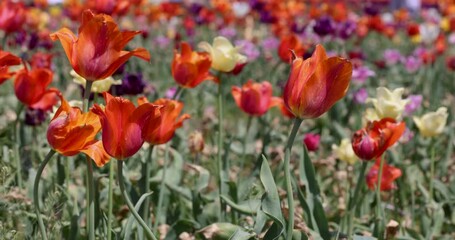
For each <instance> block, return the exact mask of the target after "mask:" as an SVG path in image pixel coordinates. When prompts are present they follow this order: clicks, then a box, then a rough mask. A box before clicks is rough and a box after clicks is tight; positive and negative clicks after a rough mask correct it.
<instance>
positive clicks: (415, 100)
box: [404, 95, 423, 116]
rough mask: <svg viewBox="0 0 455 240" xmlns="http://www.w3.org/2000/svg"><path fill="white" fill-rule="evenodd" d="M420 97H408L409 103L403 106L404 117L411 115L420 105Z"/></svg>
mask: <svg viewBox="0 0 455 240" xmlns="http://www.w3.org/2000/svg"><path fill="white" fill-rule="evenodd" d="M422 99H423V97H422V95H410V96H409V97H408V100H409V102H408V103H407V104H406V105H405V106H404V115H406V116H410V115H412V114H413V113H414V112H415V111H416V110H417V109H418V108H419V107H420V105H421V104H422Z"/></svg>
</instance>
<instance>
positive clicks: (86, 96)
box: [82, 81, 93, 113]
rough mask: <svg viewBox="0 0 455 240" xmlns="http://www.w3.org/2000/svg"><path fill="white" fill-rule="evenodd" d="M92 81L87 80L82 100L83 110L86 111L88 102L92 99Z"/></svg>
mask: <svg viewBox="0 0 455 240" xmlns="http://www.w3.org/2000/svg"><path fill="white" fill-rule="evenodd" d="M92 84H93V82H92V81H85V92H84V101H83V102H82V111H83V112H84V113H85V112H87V111H88V103H89V101H90V92H91V90H92Z"/></svg>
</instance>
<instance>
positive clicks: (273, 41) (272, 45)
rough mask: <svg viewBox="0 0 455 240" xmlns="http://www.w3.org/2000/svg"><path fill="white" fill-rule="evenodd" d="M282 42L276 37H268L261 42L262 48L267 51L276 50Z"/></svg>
mask: <svg viewBox="0 0 455 240" xmlns="http://www.w3.org/2000/svg"><path fill="white" fill-rule="evenodd" d="M279 44H280V41H279V40H278V39H277V38H275V37H268V38H266V39H264V40H262V42H261V47H262V48H264V49H265V50H269V51H270V50H275V49H276V48H278V45H279Z"/></svg>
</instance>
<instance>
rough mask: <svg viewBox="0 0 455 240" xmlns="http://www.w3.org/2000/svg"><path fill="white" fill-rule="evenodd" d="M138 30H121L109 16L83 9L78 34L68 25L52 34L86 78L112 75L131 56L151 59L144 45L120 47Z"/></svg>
mask: <svg viewBox="0 0 455 240" xmlns="http://www.w3.org/2000/svg"><path fill="white" fill-rule="evenodd" d="M140 33H141V32H140V31H123V32H121V31H120V30H119V29H118V27H117V24H116V23H115V22H114V20H113V19H112V17H110V16H108V15H105V14H96V15H95V14H93V12H92V11H90V10H86V11H84V13H83V15H82V25H81V26H80V27H79V36H78V37H76V36H75V35H74V33H73V32H71V30H69V29H68V28H62V29H60V30H59V31H58V32H56V33H53V34H51V35H50V36H51V38H52V40H57V39H59V40H60V42H61V43H62V46H63V49H64V50H65V53H66V56H67V57H68V59H69V61H70V63H71V66H72V67H73V69H74V71H76V72H77V74H79V75H80V76H82V77H84V78H85V79H87V80H89V81H96V80H101V79H105V78H107V77H109V76H111V75H112V74H113V73H114V72H115V71H116V70H117V69H118V68H119V67H120V66H121V65H122V64H123V63H125V62H126V61H127V60H128V59H129V58H130V57H132V56H136V57H139V58H141V59H144V60H147V61H149V60H150V53H149V52H148V51H147V50H146V49H144V48H136V49H134V50H132V51H130V52H128V51H123V50H122V49H123V48H124V47H125V46H126V44H127V43H128V42H129V41H131V39H133V37H134V36H135V35H137V34H140Z"/></svg>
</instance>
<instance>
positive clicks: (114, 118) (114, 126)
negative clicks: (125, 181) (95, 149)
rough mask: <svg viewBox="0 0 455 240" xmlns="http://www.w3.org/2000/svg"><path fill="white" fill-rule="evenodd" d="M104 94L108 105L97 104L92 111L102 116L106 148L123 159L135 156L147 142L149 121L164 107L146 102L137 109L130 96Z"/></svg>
mask: <svg viewBox="0 0 455 240" xmlns="http://www.w3.org/2000/svg"><path fill="white" fill-rule="evenodd" d="M103 96H104V100H105V101H106V107H105V108H102V107H101V106H99V105H97V104H95V105H94V106H93V108H92V110H91V111H92V112H93V113H95V114H97V115H98V116H99V118H100V121H101V126H102V129H103V132H102V138H103V146H104V149H106V152H107V153H108V154H109V155H110V156H112V157H115V158H116V159H119V160H123V159H125V158H128V157H131V156H133V155H134V154H135V153H136V152H137V151H139V149H140V148H141V146H142V144H143V143H144V138H143V136H142V134H143V133H142V131H143V130H142V129H144V127H145V123H146V122H147V121H151V120H153V119H154V118H157V117H159V116H160V110H159V109H160V108H161V106H157V105H153V104H150V103H146V104H142V105H141V106H139V107H137V108H136V107H135V106H134V104H133V103H132V102H131V101H129V100H128V99H125V98H122V97H113V96H112V95H110V94H109V93H107V92H104V93H103ZM157 127H158V126H157ZM152 130H153V129H152Z"/></svg>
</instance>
